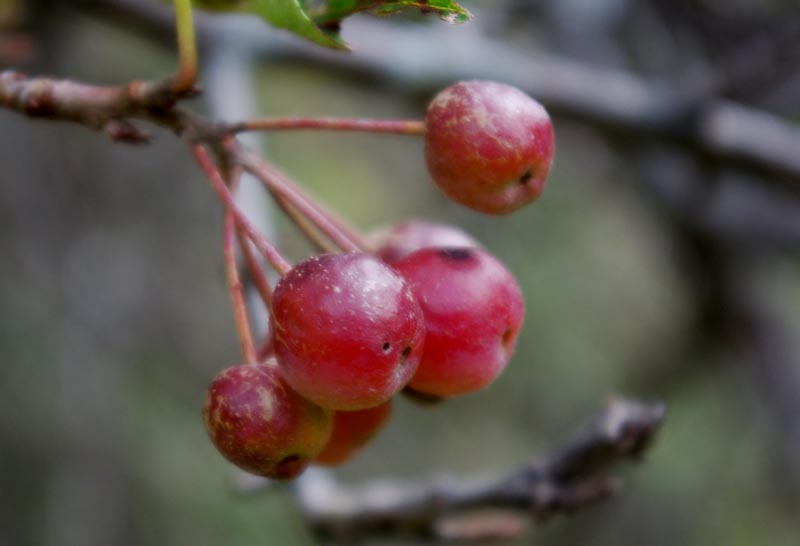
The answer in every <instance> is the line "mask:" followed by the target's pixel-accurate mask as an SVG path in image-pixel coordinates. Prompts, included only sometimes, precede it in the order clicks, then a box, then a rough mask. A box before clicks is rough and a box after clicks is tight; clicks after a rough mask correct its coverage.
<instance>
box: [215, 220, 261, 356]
mask: <svg viewBox="0 0 800 546" xmlns="http://www.w3.org/2000/svg"><path fill="white" fill-rule="evenodd" d="M235 234H236V219H235V218H234V215H233V212H232V211H231V210H227V211H226V212H225V225H224V236H223V244H222V247H223V254H224V256H225V277H226V278H227V279H228V289H229V290H230V293H231V303H232V305H233V318H234V320H235V321H236V333H237V334H238V336H239V344H240V345H241V348H242V356H243V357H244V361H245V363H246V364H255V363H256V362H257V361H256V348H255V345H254V344H253V333H252V328H251V327H250V319H249V318H248V316H247V305H246V304H245V300H244V290H243V287H242V281H241V279H240V278H239V269H238V268H237V267H236V237H235Z"/></svg>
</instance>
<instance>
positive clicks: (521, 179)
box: [519, 168, 533, 185]
mask: <svg viewBox="0 0 800 546" xmlns="http://www.w3.org/2000/svg"><path fill="white" fill-rule="evenodd" d="M531 178H533V170H532V169H530V168H528V170H527V171H525V172H524V173H522V176H520V177H519V183H520V184H523V185H524V184H527V183H528V182H530V180H531Z"/></svg>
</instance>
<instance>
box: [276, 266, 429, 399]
mask: <svg viewBox="0 0 800 546" xmlns="http://www.w3.org/2000/svg"><path fill="white" fill-rule="evenodd" d="M270 322H271V325H272V331H273V332H274V337H275V354H276V356H277V358H278V362H279V364H280V368H281V373H282V374H283V376H284V377H285V378H286V381H287V382H288V383H289V384H290V385H291V386H292V388H294V389H295V390H296V391H297V392H299V393H300V394H302V395H303V396H305V397H306V398H308V399H310V400H312V401H314V402H316V403H317V404H319V405H321V406H323V407H325V408H329V409H335V410H346V411H352V410H359V409H365V408H370V407H374V406H377V405H379V404H382V403H384V402H386V401H387V400H389V399H390V398H391V397H392V396H393V395H394V394H395V393H396V392H397V391H398V390H400V389H402V388H403V387H404V386H405V384H406V383H407V382H408V381H409V379H411V376H412V375H413V374H414V372H415V371H416V369H417V365H418V363H419V357H420V354H421V350H422V342H423V339H424V335H425V325H424V320H423V317H422V310H421V309H420V307H419V304H418V303H417V301H416V299H415V298H414V296H413V294H412V293H411V290H410V288H409V287H408V285H407V284H406V282H405V281H404V280H403V278H402V277H401V276H400V275H398V274H397V273H396V272H395V271H394V270H393V269H391V268H390V267H389V266H388V265H386V264H385V263H383V262H381V261H380V260H378V259H377V258H375V257H374V256H370V255H369V254H362V253H349V254H323V255H321V256H317V257H314V258H311V259H309V260H306V261H304V262H302V263H300V264H298V265H296V266H295V267H294V268H292V269H291V270H290V271H289V272H288V273H287V274H286V275H285V276H284V277H283V278H282V279H281V280H280V281H279V282H278V284H277V285H276V287H275V293H274V295H273V300H272V314H271V316H270Z"/></svg>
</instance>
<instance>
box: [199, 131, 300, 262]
mask: <svg viewBox="0 0 800 546" xmlns="http://www.w3.org/2000/svg"><path fill="white" fill-rule="evenodd" d="M192 152H193V154H194V156H195V159H197V162H198V163H199V164H200V167H201V168H202V169H203V171H204V172H205V174H206V176H207V177H208V180H209V181H210V182H211V185H212V186H214V189H215V190H216V191H217V195H218V196H219V198H220V200H222V203H223V204H224V205H225V207H226V208H227V209H228V210H229V211H230V212H231V213H232V214H233V216H234V219H235V221H236V224H238V225H239V227H241V228H242V230H243V231H244V232H245V234H246V235H247V237H248V238H249V239H250V240H251V241H253V244H254V245H255V246H256V248H257V249H258V251H259V252H261V253H262V254H263V255H264V257H265V258H266V259H267V261H268V262H269V264H270V265H271V266H272V267H273V268H274V269H275V271H277V272H278V273H279V274H280V275H285V274H286V273H287V272H288V271H289V270H290V269H291V268H292V266H291V265H290V264H289V262H287V261H286V260H285V259H284V257H283V256H281V254H280V252H278V249H277V248H275V246H274V245H273V244H272V243H271V242H269V241H268V240H267V238H266V237H264V235H262V234H261V233H259V232H258V230H256V229H255V227H253V224H251V223H250V221H249V220H248V219H247V217H245V215H244V214H242V211H241V210H239V207H237V206H236V202H235V201H234V199H233V195H232V194H231V192H230V190H229V189H228V186H227V185H226V184H225V181H224V180H223V179H222V175H221V174H220V173H219V171H218V170H217V167H216V166H215V165H214V163H213V162H212V161H211V158H210V157H209V156H208V152H207V151H206V149H205V148H204V147H203V146H201V145H199V144H196V145H194V146H192Z"/></svg>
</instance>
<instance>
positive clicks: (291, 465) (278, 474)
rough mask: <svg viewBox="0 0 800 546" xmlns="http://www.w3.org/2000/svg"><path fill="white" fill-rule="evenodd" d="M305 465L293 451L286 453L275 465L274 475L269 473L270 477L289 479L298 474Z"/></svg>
mask: <svg viewBox="0 0 800 546" xmlns="http://www.w3.org/2000/svg"><path fill="white" fill-rule="evenodd" d="M304 467H305V461H303V458H302V457H300V455H298V454H296V453H294V454H292V455H287V456H286V457H284V458H283V459H281V460H280V462H279V463H278V464H277V465H276V466H275V472H274V475H273V474H271V475H270V477H271V478H277V479H279V480H291V479H292V478H294V477H296V476H297V475H299V474H300V473H301V472H302V471H303V468H304Z"/></svg>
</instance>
